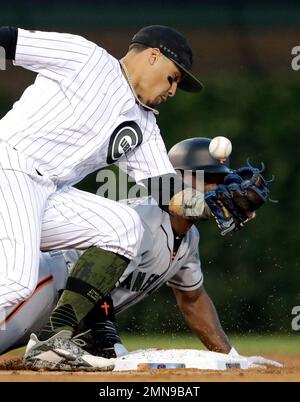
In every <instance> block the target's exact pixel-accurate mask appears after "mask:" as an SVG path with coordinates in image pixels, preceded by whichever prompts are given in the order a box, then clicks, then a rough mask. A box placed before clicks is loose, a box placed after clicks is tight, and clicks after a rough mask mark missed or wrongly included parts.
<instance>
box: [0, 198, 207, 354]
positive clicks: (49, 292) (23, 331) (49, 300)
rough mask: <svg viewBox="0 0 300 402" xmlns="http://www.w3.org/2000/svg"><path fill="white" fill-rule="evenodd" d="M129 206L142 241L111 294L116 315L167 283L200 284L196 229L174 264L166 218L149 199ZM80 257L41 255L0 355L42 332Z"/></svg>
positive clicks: (11, 315)
mask: <svg viewBox="0 0 300 402" xmlns="http://www.w3.org/2000/svg"><path fill="white" fill-rule="evenodd" d="M129 205H130V207H131V208H133V209H134V210H135V211H136V212H137V213H138V214H139V216H140V217H141V219H142V222H143V227H144V236H143V240H142V243H141V247H140V251H139V254H141V255H142V259H141V260H140V262H139V263H138V264H136V263H135V261H134V260H133V261H131V263H130V264H129V265H128V267H127V268H126V270H125V271H124V273H123V275H122V277H121V278H120V280H119V281H118V283H117V284H116V286H115V287H114V289H113V290H112V292H111V296H112V299H113V302H114V303H113V304H114V308H115V312H116V313H120V312H122V311H124V310H125V309H127V308H129V307H131V306H132V305H133V304H135V303H137V302H139V301H140V300H142V299H143V298H144V297H145V296H147V295H148V294H149V293H152V292H153V291H154V290H156V289H158V288H159V287H160V286H162V285H163V284H164V283H166V282H167V283H168V284H169V285H170V286H172V287H174V288H176V289H180V290H183V291H188V290H189V291H191V290H195V289H198V288H199V287H200V286H201V285H202V283H203V276H202V272H201V267H200V260H199V254H198V247H199V244H198V243H199V233H198V231H197V229H196V227H195V226H193V227H192V228H191V229H190V230H189V231H188V233H187V235H186V236H185V237H184V238H183V239H182V242H181V245H180V249H179V250H178V253H177V255H176V256H175V258H174V257H173V241H174V233H173V230H172V227H171V222H170V217H169V215H168V214H167V213H166V212H164V211H162V210H161V209H160V208H159V207H158V206H157V203H156V202H155V200H153V201H152V204H151V205H149V200H148V199H137V200H135V202H133V200H130V203H129ZM146 205H147V207H146ZM149 218H150V219H149ZM81 253H82V252H81V251H77V252H76V251H75V250H69V251H54V252H48V253H41V256H40V270H39V280H38V286H37V288H36V292H35V293H34V295H33V297H32V298H30V299H28V300H27V301H25V303H24V304H21V305H19V304H17V305H16V306H14V307H12V308H10V309H8V310H7V312H6V323H2V325H3V327H4V324H5V330H3V331H0V353H3V352H4V351H5V350H7V349H8V348H10V347H12V345H16V344H24V342H27V341H28V338H29V335H30V333H31V332H37V331H39V330H40V329H41V328H42V326H43V324H44V323H45V318H47V317H48V316H49V313H50V311H51V308H53V307H54V305H55V303H56V301H57V296H58V291H59V290H61V289H64V287H65V284H66V281H67V277H68V272H69V270H70V269H71V268H72V267H73V266H74V264H75V262H76V261H77V259H78V257H79V255H80V254H81Z"/></svg>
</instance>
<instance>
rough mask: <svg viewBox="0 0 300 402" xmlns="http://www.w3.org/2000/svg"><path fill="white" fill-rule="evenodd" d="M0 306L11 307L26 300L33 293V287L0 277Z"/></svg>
mask: <svg viewBox="0 0 300 402" xmlns="http://www.w3.org/2000/svg"><path fill="white" fill-rule="evenodd" d="M1 282H2V283H3V285H2V286H1V292H0V306H1V308H3V307H11V306H14V305H15V304H18V303H20V302H23V301H24V300H26V299H28V298H29V297H30V296H31V295H32V294H33V293H34V291H35V285H34V284H33V283H32V284H29V285H28V284H24V283H22V281H17V280H12V279H10V278H7V277H3V276H1Z"/></svg>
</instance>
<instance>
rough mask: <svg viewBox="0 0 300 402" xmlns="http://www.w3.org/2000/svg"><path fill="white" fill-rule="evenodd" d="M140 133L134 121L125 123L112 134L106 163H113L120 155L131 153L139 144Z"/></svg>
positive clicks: (141, 138)
mask: <svg viewBox="0 0 300 402" xmlns="http://www.w3.org/2000/svg"><path fill="white" fill-rule="evenodd" d="M142 140H143V136H142V131H141V129H140V127H139V126H138V125H137V124H136V122H134V121H125V122H124V123H122V124H120V125H119V126H118V127H117V128H116V129H115V130H114V132H113V133H112V135H111V137H110V140H109V145H108V153H107V163H108V164H109V165H111V164H112V163H115V162H116V161H117V160H118V159H119V158H121V156H122V155H124V154H127V153H128V152H129V151H132V150H133V149H134V148H135V147H137V146H138V145H140V144H141V142H142Z"/></svg>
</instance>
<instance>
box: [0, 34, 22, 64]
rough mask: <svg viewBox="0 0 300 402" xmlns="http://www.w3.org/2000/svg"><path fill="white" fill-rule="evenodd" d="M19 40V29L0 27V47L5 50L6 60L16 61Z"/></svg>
mask: <svg viewBox="0 0 300 402" xmlns="http://www.w3.org/2000/svg"><path fill="white" fill-rule="evenodd" d="M17 40H18V29H17V28H15V27H0V46H1V47H3V48H4V49H5V58H6V59H7V60H14V59H15V57H16V48H17Z"/></svg>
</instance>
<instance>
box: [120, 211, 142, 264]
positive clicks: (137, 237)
mask: <svg viewBox="0 0 300 402" xmlns="http://www.w3.org/2000/svg"><path fill="white" fill-rule="evenodd" d="M128 213H129V219H127V221H126V236H123V247H124V249H126V251H127V254H128V256H129V258H131V259H133V258H135V257H136V256H137V254H138V250H139V248H140V245H141V241H142V238H143V234H144V227H143V224H142V221H141V218H140V216H139V215H138V213H137V212H136V211H134V210H133V209H131V208H130V209H129V211H128Z"/></svg>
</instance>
